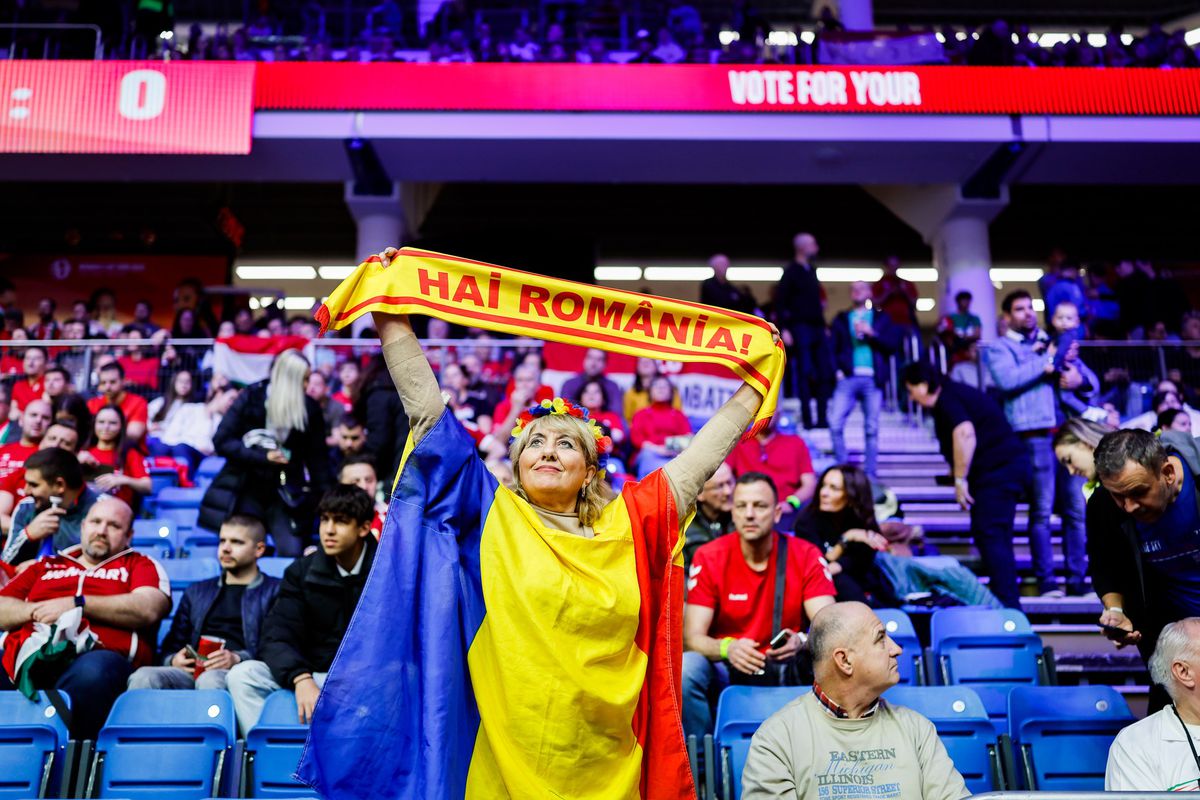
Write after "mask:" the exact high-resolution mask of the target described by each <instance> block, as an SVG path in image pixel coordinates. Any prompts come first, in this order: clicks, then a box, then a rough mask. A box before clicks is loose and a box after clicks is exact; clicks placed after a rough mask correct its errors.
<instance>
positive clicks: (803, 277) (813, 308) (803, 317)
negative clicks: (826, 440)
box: [775, 233, 833, 428]
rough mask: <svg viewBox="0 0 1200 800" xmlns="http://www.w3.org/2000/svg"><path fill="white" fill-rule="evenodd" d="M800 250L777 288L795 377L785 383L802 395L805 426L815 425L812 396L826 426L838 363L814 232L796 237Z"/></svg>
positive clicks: (777, 302)
mask: <svg viewBox="0 0 1200 800" xmlns="http://www.w3.org/2000/svg"><path fill="white" fill-rule="evenodd" d="M792 244H793V246H794V247H795V251H796V255H795V257H794V258H793V259H792V262H791V263H790V264H788V265H787V266H786V267H784V269H783V277H781V278H780V280H779V283H778V284H777V285H776V287H775V313H776V321H777V322H778V323H779V333H780V336H782V337H783V343H784V344H785V345H787V347H788V357H789V358H788V362H789V363H788V368H789V370H790V372H791V376H792V377H791V378H790V379H789V381H788V383H787V384H785V385H786V386H794V394H795V396H796V397H798V398H799V399H800V417H801V420H802V421H803V423H804V427H805V428H812V427H814V424H813V417H812V409H811V408H810V407H809V400H811V399H815V400H816V401H817V418H816V425H815V427H818V428H826V427H828V426H829V422H828V420H827V419H826V415H825V405H826V403H827V402H828V399H829V390H830V383H831V382H832V379H833V366H832V364H831V363H830V362H831V359H830V357H829V338H828V336H827V335H826V327H825V300H824V298H823V297H822V295H821V282H820V281H818V280H817V268H816V266H815V265H813V263H812V259H813V258H814V257H816V255H817V253H818V252H820V248H818V246H817V240H816V238H815V237H814V236H813V235H812V234H811V233H798V234H796V238H795V239H794V240H793V242H792Z"/></svg>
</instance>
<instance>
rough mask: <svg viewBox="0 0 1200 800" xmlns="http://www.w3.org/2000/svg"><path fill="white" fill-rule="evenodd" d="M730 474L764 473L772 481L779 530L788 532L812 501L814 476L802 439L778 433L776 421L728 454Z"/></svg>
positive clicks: (794, 435) (740, 443) (805, 445)
mask: <svg viewBox="0 0 1200 800" xmlns="http://www.w3.org/2000/svg"><path fill="white" fill-rule="evenodd" d="M727 463H728V464H729V466H731V467H733V474H734V475H737V476H741V475H745V474H746V473H749V472H763V473H766V474H767V475H769V476H770V477H771V480H772V481H774V483H775V488H776V489H777V490H778V491H779V495H780V501H779V510H780V513H781V515H782V516H781V517H780V523H779V529H780V530H783V531H790V530H791V529H792V523H793V521H794V520H795V518H796V512H797V511H798V510H799V509H800V508H802V507H803V506H804V505H806V504H807V503H808V502H809V501H810V500H812V497H813V493H814V492H815V491H816V489H817V474H816V472H815V471H813V464H812V456H811V455H810V454H809V452H808V445H807V444H805V442H804V439H802V438H800V437H799V436H797V435H796V434H794V433H780V432H779V417H778V416H774V417H771V421H770V422H768V423H767V425H766V426H765V427H764V428H763V429H762V430H761V431H759V432H758V434H757V435H756V436H754V437H753V438H751V439H744V440H742V441H741V442H738V445H737V447H735V448H733V452H732V453H730V454H729V458H728V459H727Z"/></svg>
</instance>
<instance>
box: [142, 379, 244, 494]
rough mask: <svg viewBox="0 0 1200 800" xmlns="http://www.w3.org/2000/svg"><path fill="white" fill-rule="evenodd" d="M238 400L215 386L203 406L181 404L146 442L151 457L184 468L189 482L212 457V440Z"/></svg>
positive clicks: (232, 391)
mask: <svg viewBox="0 0 1200 800" xmlns="http://www.w3.org/2000/svg"><path fill="white" fill-rule="evenodd" d="M237 398H238V390H237V389H234V388H231V387H228V386H226V387H221V386H218V385H215V384H214V385H213V387H212V389H211V390H210V391H209V393H208V399H207V401H206V402H203V403H184V404H183V405H181V406H180V407H179V410H178V411H176V412H175V413H174V414H172V415H171V417H170V419H169V421H168V422H167V425H166V427H164V428H163V430H162V431H161V432H160V433H159V435H158V436H157V437H155V438H151V439H149V440H147V442H146V445H147V447H148V449H149V451H150V454H151V455H153V456H159V457H163V456H168V457H170V458H173V459H175V460H176V461H177V462H179V463H181V464H185V465H186V466H187V475H188V478H189V479H190V478H192V477H193V476H194V475H195V474H196V468H197V467H198V466H200V462H201V461H203V460H204V457H205V456H211V455H212V454H213V452H214V450H215V446H214V445H213V436H214V435H215V434H216V432H217V428H218V427H220V425H221V420H222V419H223V418H224V417H225V415H226V414H228V413H229V409H230V407H231V406H232V405H233V401H234V400H237Z"/></svg>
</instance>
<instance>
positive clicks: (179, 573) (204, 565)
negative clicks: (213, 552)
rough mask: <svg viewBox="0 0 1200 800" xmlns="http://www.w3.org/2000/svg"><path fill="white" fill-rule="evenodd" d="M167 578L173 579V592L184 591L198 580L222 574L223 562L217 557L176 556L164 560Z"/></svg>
mask: <svg viewBox="0 0 1200 800" xmlns="http://www.w3.org/2000/svg"><path fill="white" fill-rule="evenodd" d="M162 567H163V569H164V570H166V572H167V579H168V580H170V581H171V594H172V595H174V593H175V592H176V591H179V592H182V591H183V590H184V589H186V588H187V587H189V586H191V585H192V584H193V583H196V582H197V581H204V580H208V579H209V578H215V577H217V576H218V575H220V574H221V564H220V562H218V561H217V560H216V559H215V558H176V559H172V560H171V561H166V562H163V565H162Z"/></svg>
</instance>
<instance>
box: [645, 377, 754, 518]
mask: <svg viewBox="0 0 1200 800" xmlns="http://www.w3.org/2000/svg"><path fill="white" fill-rule="evenodd" d="M760 405H762V395H760V394H759V393H758V390H756V389H755V388H754V387H753V386H751V385H750V384H748V383H743V384H742V385H741V387H740V388H739V389H738V390H737V391H736V392H734V394H733V397H731V398H729V399H728V400H727V401H725V405H723V406H721V408H720V409H719V410H718V411H717V413H716V414H714V415H713V417H712V419H710V420H709V421H708V422H706V423H704V427H702V428H701V429H700V430H699V431H698V432H697V433H696V435H695V437H694V438H693V439H692V443H691V444H690V445H688V447H687V449H685V450H684V451H683V452H682V453H680V454H679V455H677V456H675V458H673V459H671V460H670V461H669V462H667V465H666V466H665V467H663V472H665V473H666V475H667V480H668V482H670V484H671V492H672V493H673V494H674V495H675V505H676V506H677V507H678V508H679V519H680V521H682V520H683V519H684V518H685V517H687V515H688V514H690V513H691V510H692V507H693V506H695V504H696V495H698V494H700V489H702V488H703V487H704V482H705V481H707V480H708V479H709V478H711V477H712V474H713V473H714V472H716V471H717V467H719V466H721V462H722V461H724V460H725V459H726V458H727V457H728V456H729V454H730V453H731V452H733V448H734V447H735V446H736V445H737V443H738V441H739V440H740V439H741V438H742V433H744V432H745V430H746V426H747V425H749V424H750V421H751V420H752V419H754V415H755V414H756V413H758V407H759V406H760Z"/></svg>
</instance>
